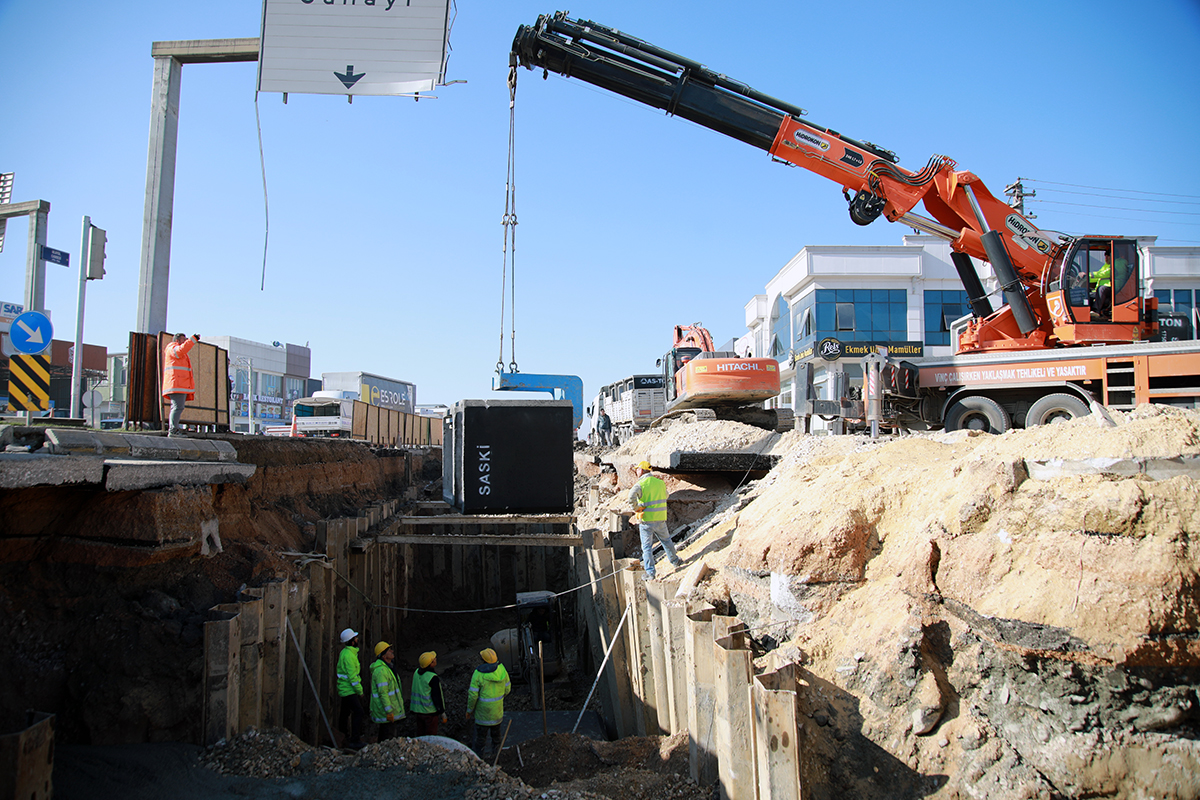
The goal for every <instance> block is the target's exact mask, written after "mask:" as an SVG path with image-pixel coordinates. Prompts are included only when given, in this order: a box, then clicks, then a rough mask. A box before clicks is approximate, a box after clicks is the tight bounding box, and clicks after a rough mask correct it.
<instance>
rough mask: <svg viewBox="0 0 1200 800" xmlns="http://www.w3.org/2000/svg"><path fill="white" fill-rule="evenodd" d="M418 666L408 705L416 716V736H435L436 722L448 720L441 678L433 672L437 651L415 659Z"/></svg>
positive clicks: (436, 732)
mask: <svg viewBox="0 0 1200 800" xmlns="http://www.w3.org/2000/svg"><path fill="white" fill-rule="evenodd" d="M417 664H418V665H419V668H418V669H417V671H416V672H414V673H413V679H412V693H411V694H410V695H409V697H408V707H409V708H410V709H411V710H412V712H413V714H414V715H416V718H417V736H437V735H438V723H439V722H448V721H449V720H448V719H447V717H446V697H445V695H443V694H442V679H441V678H439V677H438V674H437V673H436V672H434V667H436V666H437V653H435V652H433V651H432V650H430V651H429V652H428V653H421V657H420V658H419V659H417Z"/></svg>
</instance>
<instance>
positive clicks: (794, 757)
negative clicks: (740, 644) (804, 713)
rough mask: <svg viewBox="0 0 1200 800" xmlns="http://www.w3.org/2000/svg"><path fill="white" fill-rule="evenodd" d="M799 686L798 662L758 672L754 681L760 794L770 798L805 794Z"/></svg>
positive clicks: (793, 798)
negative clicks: (797, 677)
mask: <svg viewBox="0 0 1200 800" xmlns="http://www.w3.org/2000/svg"><path fill="white" fill-rule="evenodd" d="M796 688H797V683H796V667H795V665H794V664H785V665H784V666H782V667H780V668H779V669H777V670H775V671H774V672H768V673H763V674H762V675H756V676H755V677H754V680H753V682H752V683H751V685H750V697H751V704H752V705H753V708H754V750H755V758H756V759H757V765H758V784H759V794H760V795H761V796H762V797H763V798H769V799H770V800H800V796H801V790H800V747H799V738H798V736H797V734H798V733H799V730H798V725H797V722H798V719H799V718H798V708H797V696H796Z"/></svg>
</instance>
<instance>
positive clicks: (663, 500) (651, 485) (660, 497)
mask: <svg viewBox="0 0 1200 800" xmlns="http://www.w3.org/2000/svg"><path fill="white" fill-rule="evenodd" d="M638 486H640V487H641V494H640V495H639V496H638V503H639V504H641V505H642V506H643V508H642V520H643V521H645V522H666V521H667V485H666V484H665V483H663V480H662V478H656V477H654V476H653V475H643V476H642V479H641V480H640V481H638Z"/></svg>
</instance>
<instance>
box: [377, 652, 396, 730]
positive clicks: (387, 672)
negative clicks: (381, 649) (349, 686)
mask: <svg viewBox="0 0 1200 800" xmlns="http://www.w3.org/2000/svg"><path fill="white" fill-rule="evenodd" d="M389 714H391V715H392V719H391V721H392V722H395V721H396V720H398V719H404V698H403V697H401V696H400V681H399V680H398V679H397V678H396V673H395V672H393V671H392V668H391V667H390V666H388V663H387V662H386V661H384V660H383V659H382V658H379V659H376V660H375V663H373V664H371V721H372V722H377V723H380V724H382V723H385V722H388V715H389Z"/></svg>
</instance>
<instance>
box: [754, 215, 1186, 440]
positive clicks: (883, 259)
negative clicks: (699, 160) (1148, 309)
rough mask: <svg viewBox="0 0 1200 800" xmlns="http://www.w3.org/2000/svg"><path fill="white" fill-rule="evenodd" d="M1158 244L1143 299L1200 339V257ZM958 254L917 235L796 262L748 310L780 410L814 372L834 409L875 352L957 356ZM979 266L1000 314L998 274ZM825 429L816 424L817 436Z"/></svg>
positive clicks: (1144, 247)
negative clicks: (1181, 315)
mask: <svg viewBox="0 0 1200 800" xmlns="http://www.w3.org/2000/svg"><path fill="white" fill-rule="evenodd" d="M1155 240H1156V237H1153V236H1148V237H1138V242H1139V247H1140V249H1141V261H1142V266H1143V270H1144V282H1145V285H1144V287H1143V291H1144V292H1145V293H1150V292H1153V294H1154V295H1155V296H1156V297H1158V298H1159V303H1160V308H1162V309H1163V310H1170V311H1184V312H1186V313H1188V314H1189V315H1190V316H1191V319H1192V325H1191V330H1192V331H1195V330H1196V327H1197V326H1196V322H1197V320H1196V314H1197V308H1198V306H1200V247H1158V246H1156V245H1155V244H1154V242H1155ZM950 252H951V250H950V244H949V243H948V242H946V241H944V240H943V239H940V238H937V237H933V236H925V235H909V236H905V237H904V238H903V243H902V244H900V245H895V246H856V245H833V246H823V245H820V246H813V245H810V246H806V247H805V248H804V249H802V250H801V251H800V252H799V253H797V254H796V255H795V256H793V257H792V259H791V260H790V261H788V263H787V264H786V265H785V266H784V267H783V269H781V270H779V272H777V273H776V274H775V276H774V277H773V278H771V280H770V281H768V282H767V285H766V291H765V292H764V293H763V294H759V295H755V296H754V298H753V299H751V301H750V302H749V303H747V304H746V306H745V311H746V328H747V331H748V332H747V334H746V336H744V337H742V338H741V339H739V340H738V344H737V351H738V352H739V354H741V355H747V354H753V355H761V356H768V357H771V358H775V359H777V360H778V361H779V363H780V379H781V383H782V391H781V392H780V395H779V397H778V398H777V399H776V400H775V401H773V402H772V404H771V405H777V406H782V407H790V408H795V407H796V401H797V397H798V396H799V397H801V398H802V397H803V392H804V387H803V386H799V387H798V385H797V384H798V376H803V375H804V374H805V373H806V370H804V369H799V368H802V367H803V366H804V365H808V364H811V365H812V373H813V389H814V395H815V396H816V397H822V398H830V399H832V398H834V397H836V394H835V390H836V387H838V386H839V385H841V383H842V381H847V382H849V384H850V385H853V386H860V387H861V385H862V368H861V366H860V359H861V357H862V356H864V355H866V354H867V353H868V352H871V350H872V348H874V347H878V346H884V347H887V348H888V352H889V355H890V356H891V357H894V358H903V359H906V360H910V361H917V360H920V359H922V358H932V357H939V356H948V355H951V354H952V353H953V352H954V336H953V335H952V330H953V328H954V322H955V320H957V319H959V318H961V317H964V316H966V315H968V314H969V313H970V308H969V306H968V305H967V295H966V291H965V290H964V289H963V286H962V283H961V281H960V280H959V277H958V273H957V271H956V270H955V268H954V264H953V262H952V261H951V259H950ZM974 264H975V267H976V270H977V272H978V273H979V277H980V280H981V281H982V283H983V286H984V289H985V290H986V291H987V292H989V294H991V295H992V298H991V299H992V304H993V306H994V307H996V306H999V305H1000V303H1001V302H1002V300H1000V299H999V293H998V286H997V282H996V279H995V276H994V275H993V273H992V271H991V267H990V265H989V264H987V263H986V262H980V261H974ZM798 391H799V395H798ZM824 427H826V424H825V422H824V421H823V420H814V423H813V428H814V430H821V429H823V428H824Z"/></svg>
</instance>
